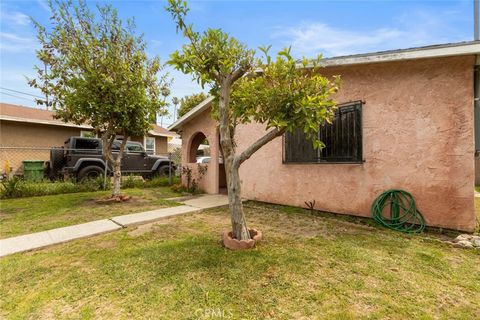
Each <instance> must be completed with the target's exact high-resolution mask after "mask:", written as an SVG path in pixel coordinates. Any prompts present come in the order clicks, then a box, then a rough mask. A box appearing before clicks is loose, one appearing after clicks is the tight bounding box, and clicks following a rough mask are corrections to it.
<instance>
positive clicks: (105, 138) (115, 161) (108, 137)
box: [102, 132, 128, 197]
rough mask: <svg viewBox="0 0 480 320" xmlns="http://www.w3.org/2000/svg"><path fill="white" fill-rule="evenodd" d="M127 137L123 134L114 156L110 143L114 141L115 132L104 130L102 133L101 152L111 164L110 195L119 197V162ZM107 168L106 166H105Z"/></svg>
mask: <svg viewBox="0 0 480 320" xmlns="http://www.w3.org/2000/svg"><path fill="white" fill-rule="evenodd" d="M127 140H128V137H127V136H125V135H124V138H123V140H122V143H121V144H120V149H119V150H118V153H117V155H116V156H115V157H114V156H113V153H112V144H113V142H114V141H115V134H109V133H108V132H105V133H104V134H103V135H102V143H103V154H104V156H105V159H106V160H107V163H111V164H112V169H113V188H112V197H119V196H120V195H121V185H122V171H121V163H122V158H123V152H124V150H125V145H126V144H127ZM105 170H107V166H106V167H105Z"/></svg>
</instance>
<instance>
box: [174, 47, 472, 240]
mask: <svg viewBox="0 0 480 320" xmlns="http://www.w3.org/2000/svg"><path fill="white" fill-rule="evenodd" d="M479 55H480V42H464V43H457V44H448V45H438V46H429V47H421V48H412V49H405V50H394V51H385V52H377V53H370V54H361V55H351V56H342V57H336V58H328V59H324V60H323V64H324V66H325V67H324V68H323V69H322V70H321V72H322V74H323V75H325V76H327V77H331V76H333V75H340V76H341V78H342V85H341V89H340V91H339V93H338V94H337V95H336V97H335V99H336V100H337V101H338V102H339V108H338V112H337V114H336V117H335V120H334V123H333V125H331V126H323V127H322V128H321V130H320V131H319V136H320V138H321V139H322V140H323V141H324V142H325V143H326V148H325V149H323V150H321V151H317V150H314V149H313V148H312V147H311V142H310V141H307V140H306V139H305V138H304V137H303V134H302V133H301V131H299V132H295V133H294V134H285V135H284V137H283V138H277V139H275V140H273V141H272V142H270V143H269V144H267V145H266V146H264V147H263V148H261V149H260V150H259V151H258V152H257V153H255V154H254V155H253V156H252V157H251V158H250V159H249V160H247V161H246V162H245V163H244V164H243V165H242V166H241V169H240V178H241V181H242V196H243V197H245V198H247V199H252V200H259V201H265V202H270V203H277V204H284V205H293V206H300V207H303V206H305V204H304V203H305V201H313V200H315V201H316V206H315V209H318V210H324V211H329V212H335V213H341V214H351V215H358V216H365V217H368V216H370V207H371V205H372V202H373V201H374V199H375V198H376V197H377V196H378V195H379V194H380V193H381V192H383V191H385V190H387V189H392V188H398V189H404V190H407V191H409V192H411V193H412V195H413V196H414V198H415V200H416V202H417V205H418V207H419V210H420V211H421V212H422V214H423V215H424V217H425V219H426V222H427V225H429V226H436V227H444V228H450V229H457V230H466V231H473V229H474V227H475V208H474V180H475V166H474V154H475V138H474V86H477V88H478V85H479V83H478V80H475V79H478V78H479V73H478V72H477V69H478V67H477V64H479V63H480V59H479ZM475 91H477V90H475ZM212 100H213V99H212V98H208V99H206V100H205V101H203V102H202V103H201V104H199V105H198V106H197V107H195V108H194V109H192V110H191V111H190V112H188V113H187V114H186V115H184V116H183V117H182V118H180V119H179V120H178V121H177V122H175V123H174V124H173V125H171V126H170V128H169V129H170V130H172V131H177V132H178V133H180V134H181V136H182V141H183V146H182V162H183V164H184V165H186V166H191V167H192V168H195V167H196V166H197V164H196V163H195V162H196V149H197V147H198V145H199V143H200V142H201V141H203V140H204V139H205V137H206V138H207V139H208V141H209V142H210V147H211V157H212V159H211V163H210V164H208V170H207V173H206V175H205V176H204V177H203V179H202V180H200V183H199V184H200V187H201V188H203V189H204V190H205V191H206V192H208V193H218V192H219V191H221V190H222V188H224V187H225V172H224V169H223V165H222V164H221V163H220V161H219V157H220V153H221V152H220V150H219V149H220V148H219V132H218V128H217V124H216V122H215V121H214V120H212V118H211V117H210V108H211V102H212ZM479 116H480V115H477V117H479ZM479 119H480V117H479ZM264 133H265V126H264V125H262V124H259V123H254V124H248V125H240V126H239V127H237V129H236V139H235V141H236V144H237V150H238V151H237V152H241V151H242V150H244V149H245V148H246V147H247V146H248V145H250V144H251V143H252V142H253V141H255V140H256V139H258V138H259V137H260V136H262V135H263V134H264Z"/></svg>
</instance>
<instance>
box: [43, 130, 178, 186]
mask: <svg viewBox="0 0 480 320" xmlns="http://www.w3.org/2000/svg"><path fill="white" fill-rule="evenodd" d="M121 143H122V142H121V141H119V140H115V141H114V142H113V145H112V151H113V154H114V156H115V152H118V150H119V149H120V144H121ZM104 169H105V157H104V156H103V152H102V140H100V139H98V138H83V137H71V138H69V139H67V141H65V145H64V147H60V148H52V149H50V163H49V167H48V176H49V177H50V178H51V179H54V178H58V177H63V176H73V177H76V178H77V179H78V180H82V179H85V178H96V177H98V176H100V175H103V173H104ZM111 170H112V166H111V164H109V165H108V171H107V172H110V173H111ZM121 171H122V174H135V175H140V176H143V177H145V178H148V177H152V176H156V175H158V176H168V175H169V174H170V173H171V174H174V172H175V166H174V165H173V162H172V161H171V160H169V159H168V158H167V157H162V156H157V155H149V154H147V152H146V151H145V149H144V148H143V146H142V144H141V143H139V142H134V141H128V142H127V144H126V145H125V152H124V153H123V158H122V163H121Z"/></svg>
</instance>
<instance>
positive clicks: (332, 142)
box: [284, 101, 362, 163]
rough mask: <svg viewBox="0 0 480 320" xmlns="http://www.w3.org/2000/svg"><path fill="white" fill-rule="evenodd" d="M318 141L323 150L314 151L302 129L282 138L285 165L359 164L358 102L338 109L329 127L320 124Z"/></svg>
mask: <svg viewBox="0 0 480 320" xmlns="http://www.w3.org/2000/svg"><path fill="white" fill-rule="evenodd" d="M318 138H319V139H320V141H322V142H323V143H325V147H324V148H323V149H314V148H313V144H312V141H311V140H310V139H306V137H305V135H304V133H303V131H302V129H297V130H295V131H294V132H287V133H286V134H285V136H284V162H285V163H325V162H347V163H348V162H350V163H359V162H362V102H361V101H358V102H352V103H348V104H341V105H338V108H337V109H336V110H335V117H334V119H333V121H332V124H328V123H326V122H325V123H324V124H323V125H322V126H321V127H320V128H319V130H318Z"/></svg>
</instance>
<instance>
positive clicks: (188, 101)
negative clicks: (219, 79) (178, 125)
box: [178, 92, 208, 118]
mask: <svg viewBox="0 0 480 320" xmlns="http://www.w3.org/2000/svg"><path fill="white" fill-rule="evenodd" d="M207 98H208V96H207V95H206V94H205V93H203V92H200V93H194V94H191V95H189V96H185V97H183V98H182V99H180V108H179V109H178V117H179V118H180V117H182V116H184V115H185V114H186V113H187V112H188V111H190V110H192V109H193V108H195V107H196V106H197V105H198V104H199V103H200V102H202V101H203V100H205V99H207Z"/></svg>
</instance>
